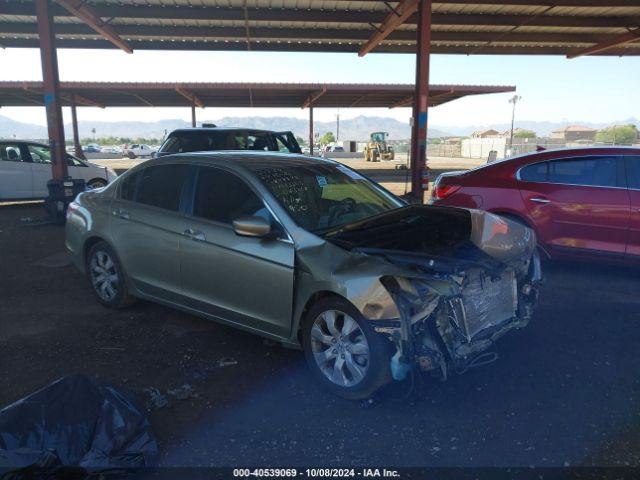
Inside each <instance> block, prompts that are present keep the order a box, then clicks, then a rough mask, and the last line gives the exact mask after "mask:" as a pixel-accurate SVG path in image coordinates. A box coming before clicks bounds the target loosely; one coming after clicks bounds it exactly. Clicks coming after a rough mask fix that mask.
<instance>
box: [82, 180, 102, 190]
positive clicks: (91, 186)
mask: <svg viewBox="0 0 640 480" xmlns="http://www.w3.org/2000/svg"><path fill="white" fill-rule="evenodd" d="M106 186H107V181H106V180H105V179H104V178H94V179H93V180H90V181H89V182H87V190H95V189H96V188H102V187H106Z"/></svg>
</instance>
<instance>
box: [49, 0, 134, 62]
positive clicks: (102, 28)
mask: <svg viewBox="0 0 640 480" xmlns="http://www.w3.org/2000/svg"><path fill="white" fill-rule="evenodd" d="M56 1H57V2H58V4H59V5H60V6H62V7H63V8H65V9H66V10H67V11H68V12H69V13H71V14H73V15H75V16H76V17H78V18H79V19H80V20H82V21H83V22H84V23H86V24H87V25H89V26H90V27H91V28H93V29H94V30H95V31H96V32H98V33H99V34H100V35H102V36H103V37H104V38H106V39H107V40H109V41H110V42H111V43H113V44H114V45H115V46H116V47H118V48H120V49H121V50H124V51H125V52H127V53H133V49H132V48H131V47H130V46H129V44H128V43H127V42H126V41H124V40H123V39H122V38H121V37H120V35H118V33H117V32H116V31H115V30H114V28H113V27H112V26H111V25H109V24H108V23H107V22H105V21H103V20H102V18H101V17H100V15H98V14H97V13H96V12H95V10H94V9H93V8H92V7H90V6H89V5H87V4H86V1H85V0H56Z"/></svg>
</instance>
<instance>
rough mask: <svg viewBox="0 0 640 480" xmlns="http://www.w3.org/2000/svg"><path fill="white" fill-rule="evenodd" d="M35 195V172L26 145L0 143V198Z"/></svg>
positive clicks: (11, 198)
mask: <svg viewBox="0 0 640 480" xmlns="http://www.w3.org/2000/svg"><path fill="white" fill-rule="evenodd" d="M33 197H34V194H33V172H32V169H31V162H29V157H28V153H27V152H26V151H25V149H24V146H22V145H20V144H19V143H10V142H9V143H5V142H3V143H0V200H16V199H20V198H33Z"/></svg>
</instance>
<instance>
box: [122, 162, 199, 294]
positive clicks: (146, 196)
mask: <svg viewBox="0 0 640 480" xmlns="http://www.w3.org/2000/svg"><path fill="white" fill-rule="evenodd" d="M192 168H193V167H192V166H191V165H188V164H182V165H179V164H166V165H151V166H149V167H147V168H144V169H142V170H138V171H136V172H134V173H133V174H130V175H129V176H127V178H125V179H123V181H122V182H121V184H120V191H119V194H118V198H117V199H115V200H114V201H113V202H112V207H111V211H112V212H111V213H112V215H113V216H112V218H111V236H112V238H113V244H114V245H113V246H114V248H115V249H116V252H117V254H118V257H119V258H120V261H121V262H122V264H123V266H124V270H125V271H126V273H127V276H128V278H129V280H130V281H131V282H132V283H133V285H134V286H135V287H136V288H137V289H139V290H140V291H141V292H143V293H146V294H148V295H152V296H155V297H158V298H162V299H163V300H170V301H173V302H179V301H180V292H181V287H180V260H179V247H180V240H181V238H182V236H183V233H184V230H185V217H184V214H183V213H182V212H181V205H182V204H183V190H184V189H185V188H186V186H187V182H188V181H189V179H190V172H191V171H192Z"/></svg>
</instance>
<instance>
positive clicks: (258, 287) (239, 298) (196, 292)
mask: <svg viewBox="0 0 640 480" xmlns="http://www.w3.org/2000/svg"><path fill="white" fill-rule="evenodd" d="M245 215H254V216H262V217H264V218H265V219H268V220H270V221H271V222H272V225H273V226H274V228H281V227H279V224H277V223H276V222H275V219H274V218H273V216H272V215H271V213H270V212H269V210H268V209H267V208H266V206H265V204H264V202H263V200H262V199H260V198H259V196H258V194H257V193H256V192H255V191H254V190H253V189H252V188H251V187H250V186H249V185H248V184H247V183H246V182H245V181H244V180H243V179H242V178H240V177H239V176H238V175H236V174H235V173H232V172H229V171H227V170H223V169H221V168H217V167H206V166H202V167H200V170H199V173H198V178H197V181H196V188H195V194H194V197H193V208H192V215H190V216H189V217H188V221H187V230H188V231H189V232H190V234H191V238H190V239H189V240H187V241H184V242H183V243H182V246H181V249H180V255H181V272H182V285H183V290H184V295H185V296H186V297H188V298H189V299H190V301H191V306H192V307H193V308H196V309H198V310H202V311H205V312H207V313H209V314H211V315H215V316H217V317H218V318H221V319H223V320H226V321H229V322H232V323H235V324H240V325H243V326H246V327H250V328H253V329H257V330H260V331H263V332H268V333H273V334H277V335H281V336H285V335H288V334H289V332H290V328H291V315H292V306H293V259H294V246H293V243H292V242H291V241H290V240H289V239H288V237H287V235H286V233H284V231H283V230H281V231H282V235H280V238H270V239H262V238H252V237H242V236H238V235H236V233H235V232H234V230H233V227H232V223H231V222H232V221H233V220H234V219H236V218H238V217H241V216H245Z"/></svg>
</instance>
